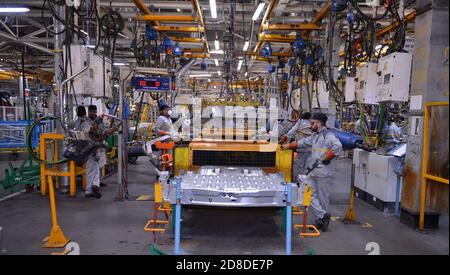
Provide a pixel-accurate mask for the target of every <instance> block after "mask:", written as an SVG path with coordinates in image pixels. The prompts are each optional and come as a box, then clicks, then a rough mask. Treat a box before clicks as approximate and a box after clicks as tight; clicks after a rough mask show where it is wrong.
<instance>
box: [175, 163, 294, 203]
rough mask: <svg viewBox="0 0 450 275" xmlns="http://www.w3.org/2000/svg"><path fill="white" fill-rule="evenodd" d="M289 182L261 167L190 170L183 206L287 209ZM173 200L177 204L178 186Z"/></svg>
mask: <svg viewBox="0 0 450 275" xmlns="http://www.w3.org/2000/svg"><path fill="white" fill-rule="evenodd" d="M285 183H286V181H285V179H284V176H283V174H281V173H266V172H264V171H263V170H262V169H260V168H243V167H239V168H234V167H222V166H203V167H201V168H200V169H199V170H198V172H193V171H188V172H186V173H185V174H184V175H182V176H181V190H182V199H181V203H182V204H185V205H204V206H224V207H277V206H286V184H285ZM172 184H174V183H172ZM294 186H295V187H294V188H296V185H294ZM292 194H295V196H296V194H297V191H296V190H293V192H292ZM169 198H170V202H171V203H175V186H174V185H171V186H170V190H169ZM296 200H297V198H293V199H292V201H296Z"/></svg>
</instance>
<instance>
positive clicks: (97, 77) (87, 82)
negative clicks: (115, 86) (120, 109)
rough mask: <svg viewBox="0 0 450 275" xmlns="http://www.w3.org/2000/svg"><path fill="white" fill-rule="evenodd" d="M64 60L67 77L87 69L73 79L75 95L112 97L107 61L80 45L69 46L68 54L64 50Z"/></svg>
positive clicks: (109, 66)
mask: <svg viewBox="0 0 450 275" xmlns="http://www.w3.org/2000/svg"><path fill="white" fill-rule="evenodd" d="M64 59H65V62H68V63H67V64H68V66H67V71H68V74H67V75H68V77H70V76H71V75H74V74H75V73H77V72H79V71H81V70H82V69H83V68H85V67H86V66H87V67H88V69H87V70H86V71H85V72H83V73H82V74H80V75H79V76H77V77H75V78H74V79H73V88H74V91H75V94H77V95H81V96H90V97H94V98H104V97H109V98H111V97H112V89H111V78H112V65H111V61H110V60H109V59H107V58H104V57H102V56H99V55H95V54H94V53H93V52H92V50H90V49H89V48H87V47H83V46H81V45H71V46H70V52H68V51H67V50H66V49H65V48H64ZM68 87H70V86H69V85H68Z"/></svg>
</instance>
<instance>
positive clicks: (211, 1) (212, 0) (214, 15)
mask: <svg viewBox="0 0 450 275" xmlns="http://www.w3.org/2000/svg"><path fill="white" fill-rule="evenodd" d="M209 8H210V9H211V17H212V18H217V6H216V0H209Z"/></svg>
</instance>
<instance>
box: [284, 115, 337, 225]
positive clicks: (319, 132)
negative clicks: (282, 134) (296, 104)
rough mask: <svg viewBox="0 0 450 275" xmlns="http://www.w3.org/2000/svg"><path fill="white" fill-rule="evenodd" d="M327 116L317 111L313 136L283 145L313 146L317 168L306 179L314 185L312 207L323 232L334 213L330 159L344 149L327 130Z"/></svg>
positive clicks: (291, 146)
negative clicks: (332, 209) (332, 207)
mask: <svg viewBox="0 0 450 275" xmlns="http://www.w3.org/2000/svg"><path fill="white" fill-rule="evenodd" d="M327 120H328V117H327V116H326V115H325V114H323V113H316V114H314V115H313V116H312V118H311V120H310V121H311V130H312V131H313V132H314V133H313V134H312V135H311V136H309V137H306V138H303V139H301V140H299V141H296V142H293V143H291V144H286V145H283V148H284V149H288V148H289V149H297V148H298V149H301V148H312V152H311V158H310V159H309V162H308V167H310V168H312V167H313V164H314V163H316V165H318V166H317V168H316V169H314V170H312V172H311V173H310V174H309V175H308V178H307V180H306V182H307V183H308V184H309V185H310V186H311V188H312V189H313V194H312V197H311V209H312V211H313V213H314V215H315V216H316V219H317V220H316V226H317V227H318V228H319V229H321V230H322V231H323V232H325V231H327V228H328V225H329V223H330V218H331V215H330V213H329V210H330V209H329V207H330V189H331V184H332V182H333V181H332V178H331V177H332V176H333V174H334V167H333V166H334V165H333V164H332V163H331V160H332V159H334V158H335V157H336V156H337V155H339V153H340V152H341V151H342V144H341V142H340V141H339V140H338V139H337V138H336V136H335V135H334V134H333V133H332V132H330V131H328V129H327V128H326V126H325V125H326V122H327Z"/></svg>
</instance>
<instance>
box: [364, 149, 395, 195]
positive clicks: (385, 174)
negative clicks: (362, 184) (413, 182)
mask: <svg viewBox="0 0 450 275" xmlns="http://www.w3.org/2000/svg"><path fill="white" fill-rule="evenodd" d="M397 165H398V159H397V158H396V157H394V156H384V155H378V154H376V153H369V159H368V170H367V184H366V192H367V193H369V194H371V195H372V196H374V197H376V198H377V199H380V200H382V201H383V202H395V192H396V185H397V174H396V173H395V169H396V167H397ZM400 190H401V187H400Z"/></svg>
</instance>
